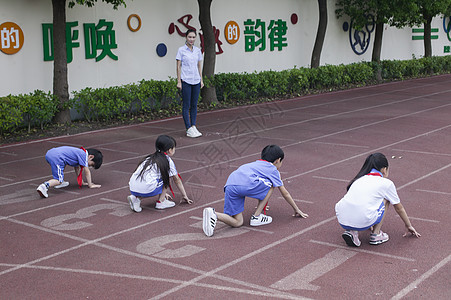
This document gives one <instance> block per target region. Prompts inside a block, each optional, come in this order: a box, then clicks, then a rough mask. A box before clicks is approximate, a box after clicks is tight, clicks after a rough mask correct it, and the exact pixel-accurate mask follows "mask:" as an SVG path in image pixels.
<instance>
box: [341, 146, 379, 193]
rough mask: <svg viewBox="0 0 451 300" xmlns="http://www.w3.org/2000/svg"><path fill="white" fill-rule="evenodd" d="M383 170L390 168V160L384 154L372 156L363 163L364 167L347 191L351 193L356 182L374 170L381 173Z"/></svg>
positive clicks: (350, 183)
mask: <svg viewBox="0 0 451 300" xmlns="http://www.w3.org/2000/svg"><path fill="white" fill-rule="evenodd" d="M382 168H388V160H387V158H386V157H385V155H383V154H382V153H373V154H370V155H369V156H368V157H367V158H366V160H365V162H364V163H363V166H362V168H361V169H360V171H359V173H357V175H356V176H355V177H354V179H352V180H351V182H349V184H348V186H347V187H346V190H347V191H349V188H350V187H351V185H352V184H353V183H354V181H356V180H357V179H359V178H360V177H362V176H364V175H366V174H368V173H370V172H371V170H372V169H376V170H378V171H380V170H381V169H382Z"/></svg>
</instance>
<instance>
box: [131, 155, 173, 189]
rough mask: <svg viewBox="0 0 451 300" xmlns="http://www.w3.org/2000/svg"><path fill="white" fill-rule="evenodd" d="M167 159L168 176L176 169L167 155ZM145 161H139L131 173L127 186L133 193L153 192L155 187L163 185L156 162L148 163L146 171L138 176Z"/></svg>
mask: <svg viewBox="0 0 451 300" xmlns="http://www.w3.org/2000/svg"><path fill="white" fill-rule="evenodd" d="M166 157H167V159H168V161H169V177H172V176H175V175H177V174H178V173H177V169H176V168H175V164H174V162H173V161H172V159H171V158H170V157H169V156H167V155H166ZM144 164H145V161H144V162H143V163H141V164H140V165H139V166H138V168H137V169H136V171H135V172H134V173H133V174H132V176H131V178H130V181H129V186H130V190H131V191H133V192H135V193H140V194H149V193H151V192H153V191H154V190H155V189H156V188H158V187H160V186H162V185H163V180H162V179H161V173H160V170H159V169H158V167H157V165H156V164H152V165H149V166H148V167H147V171H146V172H145V173H144V176H143V177H142V178H141V177H139V178H138V175H139V173H141V170H142V168H143V167H144Z"/></svg>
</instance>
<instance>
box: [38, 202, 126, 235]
mask: <svg viewBox="0 0 451 300" xmlns="http://www.w3.org/2000/svg"><path fill="white" fill-rule="evenodd" d="M127 208H128V207H127ZM127 208H126V207H125V206H124V205H123V204H97V205H93V206H89V207H85V208H82V209H80V210H78V211H77V212H76V213H73V214H65V215H60V216H56V217H51V218H48V219H45V220H44V221H42V222H41V226H44V227H47V228H51V229H54V230H79V229H83V228H86V227H89V226H92V225H93V224H91V223H89V222H85V221H75V222H69V221H70V220H74V219H76V220H79V219H87V218H90V217H93V216H95V215H96V212H99V211H101V210H112V212H110V213H109V214H110V215H113V216H117V217H123V216H126V215H129V214H131V212H130V209H127Z"/></svg>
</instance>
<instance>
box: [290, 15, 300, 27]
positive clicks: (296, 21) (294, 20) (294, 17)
mask: <svg viewBox="0 0 451 300" xmlns="http://www.w3.org/2000/svg"><path fill="white" fill-rule="evenodd" d="M298 21H299V18H298V15H297V14H296V13H293V14H291V24H293V25H296V24H297V23H298Z"/></svg>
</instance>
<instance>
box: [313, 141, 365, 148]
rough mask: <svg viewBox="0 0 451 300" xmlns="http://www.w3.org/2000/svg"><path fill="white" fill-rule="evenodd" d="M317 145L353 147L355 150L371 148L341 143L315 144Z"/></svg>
mask: <svg viewBox="0 0 451 300" xmlns="http://www.w3.org/2000/svg"><path fill="white" fill-rule="evenodd" d="M315 143H316V144H324V145H332V146H343V147H353V148H369V146H361V145H350V144H339V143H327V142H315Z"/></svg>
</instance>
